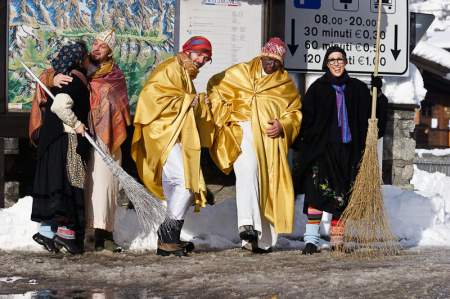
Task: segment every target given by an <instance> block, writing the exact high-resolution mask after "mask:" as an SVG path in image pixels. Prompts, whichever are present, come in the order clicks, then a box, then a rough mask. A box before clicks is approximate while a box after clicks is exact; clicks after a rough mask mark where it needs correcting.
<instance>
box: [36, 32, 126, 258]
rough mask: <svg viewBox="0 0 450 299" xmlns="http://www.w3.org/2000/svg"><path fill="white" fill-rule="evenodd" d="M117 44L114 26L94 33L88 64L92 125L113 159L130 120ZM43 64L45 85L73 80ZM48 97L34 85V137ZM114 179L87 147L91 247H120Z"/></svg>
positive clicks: (87, 218) (117, 183)
mask: <svg viewBox="0 0 450 299" xmlns="http://www.w3.org/2000/svg"><path fill="white" fill-rule="evenodd" d="M115 46H116V35H115V33H114V30H106V31H103V32H100V33H98V34H97V35H96V36H95V39H94V42H93V44H92V49H91V53H90V60H91V62H93V63H92V64H90V66H89V69H88V70H87V73H88V74H87V75H88V77H89V85H90V91H91V96H90V105H91V118H90V120H91V129H92V130H93V132H94V137H95V139H96V140H97V142H99V143H100V145H101V147H102V148H103V150H104V151H106V152H107V153H109V154H110V155H111V156H112V157H113V158H114V159H115V160H116V161H117V162H118V163H121V161H122V152H121V145H122V144H123V142H124V141H125V139H126V138H127V126H129V125H131V117H130V108H129V104H128V93H127V85H126V80H125V76H124V74H123V72H122V71H121V70H120V68H119V66H118V65H117V64H116V63H115V62H114V59H113V57H112V55H113V50H114V48H115ZM54 73H55V71H54V70H53V69H48V70H46V71H45V72H44V73H43V74H42V75H41V78H42V79H44V81H43V82H44V84H46V85H47V86H48V87H53V86H56V87H61V86H63V85H67V84H69V83H70V82H72V80H73V76H68V75H64V74H57V75H56V76H54ZM46 101H47V98H46V95H45V92H44V91H43V90H42V89H41V88H38V89H37V91H36V94H35V97H34V99H33V106H32V112H31V117H30V124H29V134H30V138H31V139H32V140H34V141H35V142H37V138H36V137H37V136H38V135H39V133H38V132H39V130H38V128H39V127H40V125H41V111H40V108H39V107H40V106H42V105H43V104H44V103H45V102H46ZM118 196H119V182H118V180H117V179H116V178H115V177H114V175H113V174H112V172H111V171H110V170H109V168H108V167H107V165H106V164H105V163H104V162H103V160H102V158H101V156H100V155H99V154H98V153H97V152H95V150H93V149H92V150H91V153H90V159H89V162H88V167H87V179H86V187H85V200H86V202H85V207H86V208H85V211H86V228H88V229H90V231H92V229H94V236H95V249H96V250H97V251H100V250H103V249H105V248H106V249H109V250H112V251H120V250H121V248H120V246H118V245H117V244H116V243H114V240H113V235H112V232H113V229H114V221H115V213H116V208H117V198H118Z"/></svg>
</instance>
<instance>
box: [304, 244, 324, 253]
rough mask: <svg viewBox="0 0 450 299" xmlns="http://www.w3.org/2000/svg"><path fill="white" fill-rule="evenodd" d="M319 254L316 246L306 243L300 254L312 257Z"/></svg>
mask: <svg viewBox="0 0 450 299" xmlns="http://www.w3.org/2000/svg"><path fill="white" fill-rule="evenodd" d="M318 252H320V251H319V250H318V248H317V246H316V245H314V244H313V243H306V246H305V248H303V251H302V254H303V255H313V254H314V253H318Z"/></svg>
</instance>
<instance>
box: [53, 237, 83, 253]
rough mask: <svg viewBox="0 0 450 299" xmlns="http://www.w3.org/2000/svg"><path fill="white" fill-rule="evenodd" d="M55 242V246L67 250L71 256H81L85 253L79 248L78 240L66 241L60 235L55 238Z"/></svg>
mask: <svg viewBox="0 0 450 299" xmlns="http://www.w3.org/2000/svg"><path fill="white" fill-rule="evenodd" d="M53 241H54V242H55V246H56V247H57V248H58V249H61V248H63V247H64V248H65V249H66V250H67V252H69V253H70V254H74V255H75V254H81V253H83V251H82V250H81V248H80V247H79V246H78V243H79V242H78V241H77V240H76V239H65V238H62V237H60V236H58V235H56V236H55V237H54V238H53Z"/></svg>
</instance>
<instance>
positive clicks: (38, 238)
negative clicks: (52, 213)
mask: <svg viewBox="0 0 450 299" xmlns="http://www.w3.org/2000/svg"><path fill="white" fill-rule="evenodd" d="M33 240H34V241H35V242H36V243H38V244H39V245H42V246H44V248H45V249H46V250H47V251H48V252H52V253H57V252H59V249H58V248H56V246H55V242H53V239H50V238H47V237H45V236H43V235H41V234H40V233H36V234H34V235H33Z"/></svg>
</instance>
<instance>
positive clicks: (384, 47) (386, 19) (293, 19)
mask: <svg viewBox="0 0 450 299" xmlns="http://www.w3.org/2000/svg"><path fill="white" fill-rule="evenodd" d="M382 5H383V6H382V16H381V45H380V53H381V57H380V70H379V72H380V74H381V75H385V76H386V75H393V76H395V75H397V76H402V75H403V76H406V75H407V74H408V66H409V11H408V1H406V0H382ZM377 12H378V0H286V13H285V16H286V17H285V33H286V34H285V40H286V43H287V44H288V47H289V51H288V53H287V56H286V68H287V69H288V70H289V71H294V72H321V71H322V63H323V59H324V56H325V52H326V50H327V49H328V48H329V47H330V46H332V45H338V46H341V47H342V48H343V49H344V50H345V51H346V52H347V57H348V66H347V70H348V71H349V72H352V73H362V74H369V73H372V72H373V68H374V62H375V50H376V26H377Z"/></svg>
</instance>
